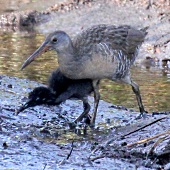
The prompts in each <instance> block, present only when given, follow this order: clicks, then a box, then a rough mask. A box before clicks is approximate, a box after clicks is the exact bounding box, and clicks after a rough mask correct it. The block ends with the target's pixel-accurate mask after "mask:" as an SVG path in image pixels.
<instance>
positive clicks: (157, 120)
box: [122, 116, 169, 137]
mask: <svg viewBox="0 0 170 170" xmlns="http://www.w3.org/2000/svg"><path fill="white" fill-rule="evenodd" d="M167 117H169V116H165V117H162V118H159V119H156V120H155V121H153V122H151V123H149V124H147V125H144V126H142V127H140V128H138V129H136V130H134V131H132V132H129V133H127V134H126V135H123V136H122V137H125V136H128V135H131V134H133V133H135V132H138V131H140V130H142V129H144V128H146V127H148V126H150V125H153V124H154V123H156V122H159V121H161V120H162V119H165V118H167Z"/></svg>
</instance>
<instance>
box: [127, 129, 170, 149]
mask: <svg viewBox="0 0 170 170" xmlns="http://www.w3.org/2000/svg"><path fill="white" fill-rule="evenodd" d="M167 134H170V130H169V131H167V132H164V133H161V134H158V135H155V136H153V137H151V138H146V139H142V140H140V141H137V142H135V143H132V144H128V145H127V146H128V147H132V146H134V145H137V144H142V143H145V142H147V141H150V140H152V139H155V138H158V137H159V136H163V135H167Z"/></svg>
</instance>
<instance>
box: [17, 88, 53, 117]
mask: <svg viewBox="0 0 170 170" xmlns="http://www.w3.org/2000/svg"><path fill="white" fill-rule="evenodd" d="M55 98H56V97H55V95H54V94H53V93H52V92H51V90H50V89H48V88H46V87H37V88H35V89H34V90H33V91H31V92H30V93H29V95H28V101H27V102H26V103H25V104H24V105H23V106H21V107H20V108H19V109H18V110H17V115H18V114H19V113H20V112H22V111H24V110H25V109H27V108H29V107H34V106H37V105H42V104H53V103H54V104H55Z"/></svg>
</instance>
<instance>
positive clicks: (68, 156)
mask: <svg viewBox="0 0 170 170" xmlns="http://www.w3.org/2000/svg"><path fill="white" fill-rule="evenodd" d="M73 143H74V140H73V141H72V143H71V150H70V153H69V154H68V155H67V158H66V159H67V160H68V159H69V158H70V156H71V153H72V151H73Z"/></svg>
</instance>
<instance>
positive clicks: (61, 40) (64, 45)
mask: <svg viewBox="0 0 170 170" xmlns="http://www.w3.org/2000/svg"><path fill="white" fill-rule="evenodd" d="M70 47H71V48H72V41H71V39H70V37H69V36H68V35H67V34H66V33H65V32H64V31H55V32H53V33H51V34H49V35H48V36H47V37H46V39H45V41H44V42H43V43H42V44H41V46H40V47H39V48H38V49H37V50H36V51H35V52H34V53H33V54H32V55H31V56H30V57H28V59H27V60H26V61H25V62H24V64H23V65H22V67H21V70H22V69H24V68H25V67H26V66H28V65H29V64H30V63H31V62H32V61H34V60H35V58H36V57H38V56H40V55H41V54H42V53H44V52H47V51H49V50H55V51H56V52H57V53H58V54H60V53H65V52H66V51H67V50H68V49H71V48H70Z"/></svg>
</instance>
